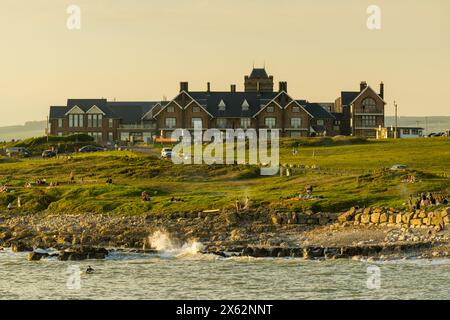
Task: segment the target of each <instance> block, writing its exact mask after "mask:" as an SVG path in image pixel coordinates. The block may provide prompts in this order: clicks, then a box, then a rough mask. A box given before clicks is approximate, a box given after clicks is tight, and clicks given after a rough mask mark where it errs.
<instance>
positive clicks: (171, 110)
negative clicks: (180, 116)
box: [167, 106, 175, 113]
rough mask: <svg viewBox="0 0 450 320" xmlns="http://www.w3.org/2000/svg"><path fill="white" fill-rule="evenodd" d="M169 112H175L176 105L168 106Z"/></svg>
mask: <svg viewBox="0 0 450 320" xmlns="http://www.w3.org/2000/svg"><path fill="white" fill-rule="evenodd" d="M167 112H170V113H172V112H175V107H174V106H168V107H167Z"/></svg>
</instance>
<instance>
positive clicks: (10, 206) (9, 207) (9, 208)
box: [6, 202, 13, 211]
mask: <svg viewBox="0 0 450 320" xmlns="http://www.w3.org/2000/svg"><path fill="white" fill-rule="evenodd" d="M12 208H13V205H12V203H11V202H10V203H8V206H7V207H6V209H8V210H9V211H11V210H12Z"/></svg>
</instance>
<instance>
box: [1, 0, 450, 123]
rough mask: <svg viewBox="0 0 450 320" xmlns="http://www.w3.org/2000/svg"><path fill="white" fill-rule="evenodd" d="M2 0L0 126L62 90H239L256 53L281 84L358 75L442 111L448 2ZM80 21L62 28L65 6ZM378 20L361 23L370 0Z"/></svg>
mask: <svg viewBox="0 0 450 320" xmlns="http://www.w3.org/2000/svg"><path fill="white" fill-rule="evenodd" d="M411 2H413V1H407V0H398V1H395V2H394V1H387V0H379V1H376V3H375V2H374V1H372V0H369V1H366V0H343V1H339V2H337V1H332V0H322V1H312V0H304V1H294V0H281V1H269V0H245V1H239V2H234V1H225V0H216V1H214V2H213V1H208V0H190V1H188V0H186V1H183V2H179V1H175V0H165V1H163V0H153V1H146V2H143V1H138V0H131V1H130V0H128V1H124V0H98V1H92V0H90V1H87V0H72V1H66V0H61V1H57V2H56V1H52V0H36V1H33V2H32V3H30V2H25V1H20V0H19V1H18V0H3V1H2V2H1V4H0V9H1V13H0V28H2V30H3V34H4V41H2V60H1V61H2V62H1V66H2V68H1V69H2V72H1V73H0V88H1V94H0V114H1V117H0V126H8V125H21V124H23V123H25V122H27V121H36V120H37V121H39V120H44V119H45V117H46V116H47V114H48V109H49V106H50V105H64V104H65V102H66V100H67V98H101V97H104V98H108V99H113V98H116V99H117V100H162V98H163V96H166V97H167V98H168V99H171V98H172V97H173V96H175V95H176V93H177V92H178V89H179V82H180V81H189V87H190V88H191V89H193V90H204V89H205V88H206V82H211V86H212V90H229V87H230V84H237V86H238V89H239V90H242V89H243V81H244V75H246V74H248V73H250V71H251V68H252V65H253V64H255V66H258V67H261V66H263V65H264V64H265V65H266V69H267V71H268V72H269V74H271V75H273V76H274V81H275V84H276V87H277V83H278V81H287V82H288V93H289V94H290V95H292V96H293V97H295V98H299V99H307V100H310V101H315V102H326V101H330V102H331V101H334V99H335V98H336V97H338V95H339V92H340V91H342V90H352V91H353V90H355V91H356V90H358V88H359V82H360V81H361V80H365V81H367V82H368V83H369V85H371V86H372V87H373V88H374V89H376V90H378V86H379V83H380V82H381V81H383V82H384V83H385V86H386V99H385V100H386V102H387V103H388V105H387V108H386V114H387V115H392V114H393V107H392V104H393V101H394V100H396V101H397V102H398V105H399V115H400V116H415V117H418V116H422V117H424V116H450V111H449V104H450V103H449V102H448V101H447V100H448V99H446V95H447V92H446V91H447V86H446V85H448V84H449V83H450V61H449V60H450V59H449V57H450V41H449V40H448V34H449V31H450V21H449V19H448V17H447V15H448V14H447V13H448V12H450V10H449V9H450V2H448V1H446V0H432V1H428V2H418V1H417V2H415V3H411ZM71 4H75V5H78V6H80V8H81V30H78V31H69V30H68V29H67V28H66V20H67V17H68V14H67V13H66V9H67V7H68V5H71ZM372 4H376V5H379V6H380V7H381V13H382V20H381V21H382V28H381V30H379V31H371V30H369V29H367V27H366V20H367V17H368V14H367V13H366V9H367V7H368V6H369V5H372Z"/></svg>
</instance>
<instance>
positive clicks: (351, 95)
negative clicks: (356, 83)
mask: <svg viewBox="0 0 450 320" xmlns="http://www.w3.org/2000/svg"><path fill="white" fill-rule="evenodd" d="M367 90H371V91H372V92H373V93H374V94H375V95H376V96H377V97H378V99H380V100H381V101H383V103H384V104H386V102H385V101H384V99H383V98H381V97H380V95H379V94H378V93H377V92H376V91H375V90H373V89H372V88H371V87H370V86H367V87H365V88H364V90H363V91H361V92H359V91H342V92H341V103H342V105H343V106H349V105H351V104H352V103H353V102H354V101H355V100H356V99H358V98H359V97H360V96H361V95H362V94H363V93H364V92H366V91H367Z"/></svg>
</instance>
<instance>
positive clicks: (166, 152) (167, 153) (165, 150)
mask: <svg viewBox="0 0 450 320" xmlns="http://www.w3.org/2000/svg"><path fill="white" fill-rule="evenodd" d="M161 158H165V159H170V158H172V149H170V148H163V149H162V150H161Z"/></svg>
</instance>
